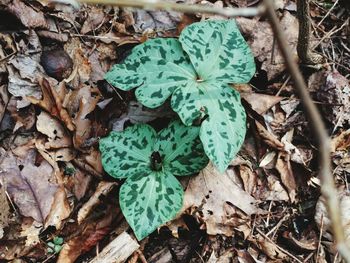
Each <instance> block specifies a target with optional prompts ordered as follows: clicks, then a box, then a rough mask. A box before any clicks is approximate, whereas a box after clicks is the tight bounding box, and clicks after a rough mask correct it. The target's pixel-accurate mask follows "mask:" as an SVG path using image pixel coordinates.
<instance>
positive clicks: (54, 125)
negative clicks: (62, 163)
mask: <svg viewBox="0 0 350 263" xmlns="http://www.w3.org/2000/svg"><path fill="white" fill-rule="evenodd" d="M36 128H37V130H38V131H39V132H41V133H42V134H44V135H46V136H47V140H48V142H46V143H45V148H46V149H50V148H54V149H58V148H65V147H69V146H70V145H71V144H72V141H71V138H70V136H69V134H68V133H67V131H66V130H65V129H64V127H63V126H62V124H61V123H60V122H59V121H58V120H56V119H55V118H53V117H51V116H50V115H49V114H48V113H46V112H44V111H42V112H41V113H40V114H39V115H38V117H37V122H36Z"/></svg>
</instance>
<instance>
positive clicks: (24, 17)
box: [7, 0, 47, 28]
mask: <svg viewBox="0 0 350 263" xmlns="http://www.w3.org/2000/svg"><path fill="white" fill-rule="evenodd" d="M7 10H8V11H9V12H10V13H12V14H14V15H15V16H16V17H17V18H18V19H19V20H20V21H21V22H22V24H23V25H24V26H26V27H28V28H47V23H46V19H45V17H44V14H43V13H42V12H41V11H38V10H34V9H33V8H32V7H30V6H28V5H26V4H25V3H23V2H22V1H20V0H13V1H11V2H10V4H9V5H7Z"/></svg>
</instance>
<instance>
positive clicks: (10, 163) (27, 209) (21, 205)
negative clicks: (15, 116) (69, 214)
mask: <svg viewBox="0 0 350 263" xmlns="http://www.w3.org/2000/svg"><path fill="white" fill-rule="evenodd" d="M35 155H36V154H35V152H34V151H33V150H31V151H29V152H28V153H27V157H26V159H24V160H23V161H19V160H17V159H16V157H15V156H14V155H13V154H12V153H11V152H7V153H6V155H5V157H4V159H3V160H2V162H1V165H0V167H1V170H0V178H1V180H2V181H3V182H4V183H5V185H6V188H7V192H8V193H9V195H10V197H11V199H12V200H13V202H14V203H15V204H16V205H17V206H18V209H19V211H20V213H21V215H23V216H29V217H32V218H34V219H35V220H36V221H37V222H40V223H42V224H44V222H45V220H46V219H47V217H48V215H49V212H50V209H51V206H52V204H53V202H54V196H55V193H56V191H57V189H58V186H57V185H56V183H55V178H54V176H53V168H52V167H51V166H50V164H49V163H48V162H46V161H43V162H42V163H41V164H40V165H39V166H36V165H35V164H34V163H33V162H34V158H35ZM21 168H22V169H21Z"/></svg>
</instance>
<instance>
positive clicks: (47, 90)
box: [27, 78, 75, 131]
mask: <svg viewBox="0 0 350 263" xmlns="http://www.w3.org/2000/svg"><path fill="white" fill-rule="evenodd" d="M48 80H50V81H53V79H52V78H50V79H48ZM48 80H47V79H44V78H43V79H41V80H40V87H41V90H42V94H43V98H42V99H36V98H34V97H27V99H28V100H29V101H30V102H31V103H32V104H35V105H38V106H40V107H41V108H42V109H44V110H46V111H47V112H48V113H50V114H51V115H52V116H55V117H57V118H58V119H60V120H61V121H63V122H64V123H65V125H66V127H67V128H68V130H70V131H73V130H74V129H75V127H74V125H73V122H72V119H71V117H70V116H69V114H68V112H67V110H66V109H65V108H64V107H63V100H64V98H65V96H66V94H67V90H66V87H65V85H64V83H61V84H60V85H58V89H57V90H56V89H55V88H54V85H55V84H54V82H55V81H53V83H50V82H49V81H48Z"/></svg>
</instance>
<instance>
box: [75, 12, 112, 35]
mask: <svg viewBox="0 0 350 263" xmlns="http://www.w3.org/2000/svg"><path fill="white" fill-rule="evenodd" d="M86 11H87V18H86V20H85V22H84V24H83V26H82V28H81V30H80V33H81V34H83V35H85V34H86V33H88V32H90V31H92V30H96V29H97V27H98V26H101V25H102V24H103V23H104V22H105V21H106V20H107V17H106V14H105V13H104V11H103V9H102V8H101V7H98V6H89V7H88V8H87V10H86Z"/></svg>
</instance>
